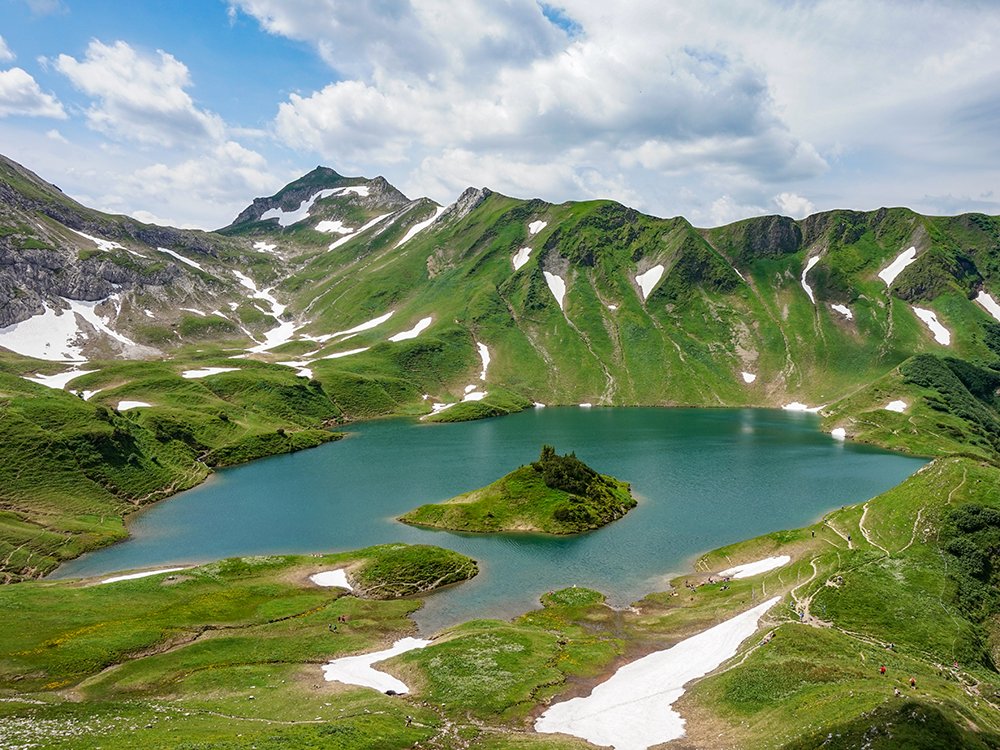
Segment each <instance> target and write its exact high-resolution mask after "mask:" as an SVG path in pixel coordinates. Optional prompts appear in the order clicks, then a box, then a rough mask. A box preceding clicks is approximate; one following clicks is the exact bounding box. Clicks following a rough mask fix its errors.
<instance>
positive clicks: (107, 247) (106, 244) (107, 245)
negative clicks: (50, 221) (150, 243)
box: [70, 229, 142, 257]
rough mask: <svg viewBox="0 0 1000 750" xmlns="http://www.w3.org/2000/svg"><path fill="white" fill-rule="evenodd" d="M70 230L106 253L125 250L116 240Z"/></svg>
mask: <svg viewBox="0 0 1000 750" xmlns="http://www.w3.org/2000/svg"><path fill="white" fill-rule="evenodd" d="M70 231H71V232H76V234H78V235H80V236H81V237H83V238H84V239H88V240H90V241H91V242H93V243H94V244H95V245H97V247H98V249H100V250H103V251H104V252H106V253H110V252H111V251H112V250H125V249H126V248H125V246H124V245H121V244H119V243H117V242H112V241H111V240H103V239H101V238H100V237H94V236H92V235H89V234H84V233H83V232H79V231H77V230H76V229H71V230H70ZM133 254H134V255H137V254H138V253H133ZM139 257H142V256H139Z"/></svg>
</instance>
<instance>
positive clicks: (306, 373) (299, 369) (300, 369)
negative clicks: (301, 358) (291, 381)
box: [275, 362, 313, 378]
mask: <svg viewBox="0 0 1000 750" xmlns="http://www.w3.org/2000/svg"><path fill="white" fill-rule="evenodd" d="M275 364H276V365H284V366H285V367H294V368H295V374H296V375H302V376H303V377H306V378H311V377H312V376H313V371H312V370H311V369H309V368H308V367H304V366H303V363H302V362H275Z"/></svg>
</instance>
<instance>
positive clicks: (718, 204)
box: [710, 195, 767, 227]
mask: <svg viewBox="0 0 1000 750" xmlns="http://www.w3.org/2000/svg"><path fill="white" fill-rule="evenodd" d="M766 213H767V210H766V209H765V208H763V207H762V206H755V205H740V204H739V203H737V202H736V201H735V200H733V198H732V197H731V196H728V195H724V196H722V197H721V198H719V199H718V200H716V201H715V202H714V203H712V209H711V212H710V216H711V220H712V226H714V227H720V226H723V225H725V224H732V223H733V222H734V221H739V220H740V219H746V218H748V217H750V216H764V215H765V214H766Z"/></svg>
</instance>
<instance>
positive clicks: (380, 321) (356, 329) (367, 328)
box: [316, 310, 396, 343]
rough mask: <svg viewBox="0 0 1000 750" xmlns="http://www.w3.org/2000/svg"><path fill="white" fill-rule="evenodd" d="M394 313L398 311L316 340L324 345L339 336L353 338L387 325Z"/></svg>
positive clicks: (391, 311)
mask: <svg viewBox="0 0 1000 750" xmlns="http://www.w3.org/2000/svg"><path fill="white" fill-rule="evenodd" d="M394 312H396V311H395V310H390V311H389V312H387V313H386V314H385V315H380V316H378V317H377V318H372V319H371V320H369V321H367V322H365V323H362V324H361V325H357V326H354V328H348V329H347V330H346V331H337V332H336V333H328V334H326V335H324V336H318V337H317V339H316V340H317V341H319V342H321V343H322V342H326V341H329V340H330V339H335V338H337V337H338V336H353V335H354V334H356V333H361V332H362V331H370V330H371V329H372V328H376V327H378V326H380V325H382V324H383V323H385V321H387V320H388V319H389V318H391V317H392V315H393V313H394Z"/></svg>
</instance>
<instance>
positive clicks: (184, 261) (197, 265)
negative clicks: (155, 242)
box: [156, 247, 205, 271]
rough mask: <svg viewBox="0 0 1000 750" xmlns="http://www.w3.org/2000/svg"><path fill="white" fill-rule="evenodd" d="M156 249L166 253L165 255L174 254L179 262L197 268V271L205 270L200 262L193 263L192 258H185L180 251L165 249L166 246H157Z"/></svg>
mask: <svg viewBox="0 0 1000 750" xmlns="http://www.w3.org/2000/svg"><path fill="white" fill-rule="evenodd" d="M156 249H157V250H159V251H160V252H161V253H166V254H167V255H172V256H174V257H175V258H177V260H179V261H180V262H181V263H187V264H188V265H189V266H192V267H193V268H197V269H198V270H199V271H204V270H205V269H204V268H202V267H201V264H200V263H195V262H194V261H193V260H191V259H190V258H185V257H184V256H183V255H181V254H180V253H175V252H174V251H173V250H167V248H165V247H158V248H156Z"/></svg>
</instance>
